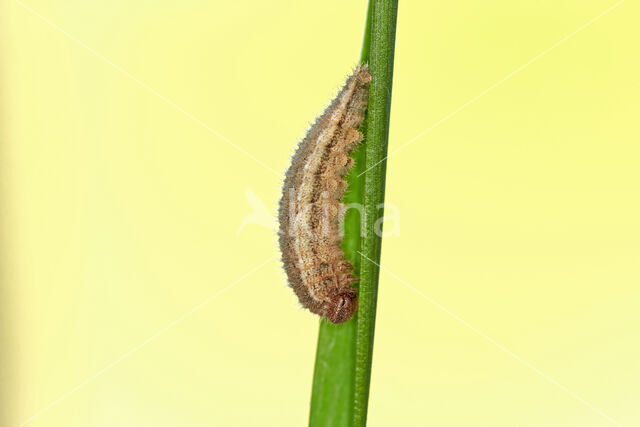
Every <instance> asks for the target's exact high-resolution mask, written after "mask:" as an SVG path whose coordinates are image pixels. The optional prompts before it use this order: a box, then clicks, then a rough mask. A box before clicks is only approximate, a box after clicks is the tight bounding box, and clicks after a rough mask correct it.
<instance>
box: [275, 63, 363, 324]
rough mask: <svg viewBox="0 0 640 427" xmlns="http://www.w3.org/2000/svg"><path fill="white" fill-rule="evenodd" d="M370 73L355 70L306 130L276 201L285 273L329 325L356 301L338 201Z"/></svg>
mask: <svg viewBox="0 0 640 427" xmlns="http://www.w3.org/2000/svg"><path fill="white" fill-rule="evenodd" d="M370 81H371V74H370V73H369V70H368V67H367V65H359V66H357V67H356V69H355V71H354V72H353V74H352V75H351V76H350V77H349V78H348V79H347V82H346V83H345V85H344V87H343V88H342V90H341V91H340V93H339V94H338V96H337V97H336V98H335V99H334V100H333V102H332V103H331V105H329V107H327V109H326V110H325V111H324V113H323V114H322V116H320V117H319V118H318V119H317V120H316V123H315V124H314V125H313V126H312V127H311V129H309V132H308V133H307V136H306V137H305V138H304V139H303V140H302V142H301V143H300V145H299V146H298V149H297V151H296V153H295V155H294V156H293V159H292V162H291V166H290V167H289V170H288V171H287V173H286V176H285V181H284V188H283V194H282V199H281V200H280V211H279V220H280V231H279V235H280V249H281V250H282V261H283V264H284V269H285V271H286V273H287V276H288V279H289V286H291V287H292V288H293V290H294V292H295V293H296V295H297V296H298V299H299V300H300V303H301V304H302V305H303V306H304V307H305V308H308V309H309V310H310V311H311V312H312V313H316V314H319V315H320V316H324V317H327V318H328V319H329V320H330V321H331V322H333V323H343V322H346V321H347V320H349V319H350V318H351V317H352V316H353V314H354V313H355V311H356V308H357V303H358V297H357V295H356V289H355V288H354V287H353V286H351V283H353V282H357V281H358V278H357V277H355V276H354V275H353V274H352V273H351V272H352V270H353V266H352V265H351V264H350V263H349V261H347V260H346V259H345V257H344V253H343V251H342V249H341V248H340V241H341V240H342V236H341V235H340V230H339V223H340V221H341V219H342V217H343V216H344V210H345V209H344V205H343V204H342V203H341V202H340V199H342V196H343V195H344V192H345V190H346V188H347V183H346V181H345V180H344V176H345V175H346V173H347V171H348V170H349V169H350V168H351V167H352V166H353V159H352V158H350V157H349V154H350V153H351V152H352V151H353V149H354V148H355V147H356V146H357V145H358V143H359V142H360V141H362V138H363V135H362V133H361V132H360V131H359V130H358V127H360V125H361V124H362V121H363V120H364V114H365V110H366V108H367V103H368V101H369V87H368V86H369V85H368V84H369V82H370Z"/></svg>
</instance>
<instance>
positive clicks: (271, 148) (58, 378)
mask: <svg viewBox="0 0 640 427" xmlns="http://www.w3.org/2000/svg"><path fill="white" fill-rule="evenodd" d="M0 5H1V6H0V61H1V62H0V63H1V64H2V66H1V68H0V94H1V95H0V138H1V140H0V153H1V155H0V174H1V175H0V176H1V181H0V182H1V187H0V191H1V192H0V198H1V200H0V203H1V205H2V214H1V216H0V221H1V231H0V233H1V246H0V257H1V258H0V274H1V282H0V292H1V294H0V297H1V299H0V313H1V318H0V322H1V324H2V328H1V329H0V349H1V356H0V357H1V360H0V364H1V366H2V368H1V369H2V371H1V377H0V380H1V384H0V424H1V425H3V426H5V425H6V426H19V425H28V426H32V427H40V426H42V427H46V426H52V427H58V426H60V427H112V426H123V427H129V426H131V427H133V426H136V427H139V426H255V425H269V426H270V425H273V426H300V425H305V424H306V422H307V414H308V402H309V397H310V390H311V378H312V369H313V360H314V354H315V344H316V334H317V323H318V319H317V318H316V317H314V316H312V315H311V314H309V313H308V312H306V311H304V310H302V309H301V308H300V307H299V306H298V304H297V301H296V298H295V297H294V295H293V293H292V292H291V291H290V289H288V288H287V286H286V282H285V276H284V274H283V272H282V270H281V267H280V265H279V261H278V259H277V257H278V250H277V244H276V237H275V233H274V229H273V224H274V218H275V212H276V207H277V201H278V198H279V195H280V190H281V183H282V174H283V173H284V171H285V169H286V168H287V166H288V162H289V160H290V155H291V154H292V153H293V149H294V146H295V144H296V142H297V141H298V140H299V139H300V138H301V137H302V136H303V135H304V133H305V131H306V129H307V127H308V125H309V123H310V122H311V121H312V120H313V119H314V117H315V116H316V115H317V114H318V113H320V112H321V111H322V109H323V108H324V106H326V104H327V103H328V102H329V100H330V99H331V98H332V97H333V96H334V95H335V93H336V91H337V89H338V88H339V87H340V85H341V84H342V82H343V81H344V78H345V77H346V75H347V74H349V73H350V71H351V70H352V69H353V67H354V66H355V64H356V60H357V58H358V57H359V51H360V42H361V39H362V30H363V25H364V15H365V9H366V1H365V0H358V1H348V2H345V1H341V0H325V1H322V2H319V1H314V2H299V1H293V0H274V1H270V2H258V1H253V2H220V1H214V2H211V1H204V0H201V1H196V0H194V1H186V2H175V1H166V0H160V1H158V0H156V1H150V0H146V1H135V2H131V1H124V0H112V1H109V2H97V1H80V0H74V1H72V0H66V1H54V0H24V1H14V0H0ZM615 5H616V3H615V0H606V1H605V0H586V1H585V0H581V1H578V0H553V1H551V0H539V1H513V0H511V1H506V0H501V1H489V2H482V3H480V2H476V1H472V0H458V1H452V2H417V1H413V2H410V1H406V2H401V4H400V8H399V14H398V30H397V31H398V32H397V41H396V46H397V49H396V65H395V75H394V77H395V82H394V91H393V105H392V115H391V117H392V118H391V135H390V150H391V151H393V150H394V149H397V148H399V147H401V146H403V147H404V148H403V149H402V150H401V151H399V152H398V153H396V154H393V155H392V156H391V157H390V159H389V163H388V181H387V202H388V203H390V204H392V205H394V206H395V207H396V208H397V214H396V215H394V217H393V218H390V219H389V222H388V223H387V224H386V227H387V229H388V230H390V231H391V230H393V231H394V233H393V235H391V236H388V237H387V238H386V239H385V241H384V244H383V254H382V265H383V268H385V269H386V270H388V271H389V272H391V274H390V273H385V272H383V273H382V277H381V283H380V295H379V296H380V300H379V315H378V323H377V329H376V332H377V334H376V339H375V354H374V360H373V378H372V389H371V401H370V411H369V425H371V426H389V425H406V426H493V427H499V426H505V427H506V426H520V427H525V426H581V427H586V426H609V425H624V426H633V425H640V407H639V406H638V401H639V400H640V341H639V340H638V335H639V332H640V311H639V310H638V303H639V302H640V287H639V286H638V285H639V283H640V221H639V220H638V218H640V189H639V183H640V169H639V168H638V159H639V155H640V146H639V144H638V141H640V127H639V126H638V124H637V120H638V114H639V113H640V107H639V104H638V99H639V98H640V83H639V80H638V76H639V75H640V60H639V59H638V55H637V54H636V53H637V44H638V40H639V36H640V29H639V27H638V25H637V23H638V20H639V19H640V6H639V5H638V2H634V1H626V2H623V3H620V4H617V6H616V7H614V8H613V9H611V7H612V6H615ZM603 13H604V15H602V14H603ZM597 17H599V18H598V19H597V20H595V21H593V19H594V18H597ZM588 23H590V24H589V25H587V26H586V27H584V28H582V29H581V27H583V26H584V25H585V24H588ZM577 30H579V31H578V32H577V33H576V31H577ZM570 35H572V37H570V38H568V39H567V38H566V37H567V36H570ZM558 42H560V44H557V43H558ZM550 48H553V49H552V50H548V49H550ZM544 52H546V53H545V54H544V55H542V56H538V55H539V54H541V53H544ZM532 59H535V61H533V62H531V63H529V62H530V61H531V60H532ZM526 64H528V65H526ZM524 65H526V66H525V67H524V68H521V67H522V66H524ZM514 71H517V72H516V73H515V74H512V73H513V72H514ZM505 78H506V80H505ZM487 89H490V90H489V91H488V92H485V91H486V90H487ZM479 95H481V96H480V97H478V96H479ZM460 107H464V108H462V109H460ZM443 118H444V119H445V120H444V121H443V120H442V119H443ZM425 130H426V133H424V134H422V135H421V136H420V137H419V138H417V139H415V140H414V141H413V142H411V143H410V144H409V145H407V146H404V145H403V144H405V143H406V142H407V141H409V140H411V139H412V138H414V137H416V136H417V135H420V134H421V132H423V131H425ZM407 285H410V286H412V287H414V288H415V289H414V290H412V289H411V288H410V287H409V286H407ZM416 290H417V291H419V292H420V293H421V294H422V296H421V294H419V293H417V292H416ZM423 296H424V297H423Z"/></svg>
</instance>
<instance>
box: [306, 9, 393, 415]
mask: <svg viewBox="0 0 640 427" xmlns="http://www.w3.org/2000/svg"><path fill="white" fill-rule="evenodd" d="M396 10H397V0H370V1H369V6H368V9H367V20H366V24H365V32H364V38H363V43H362V54H361V58H360V62H361V63H369V64H370V68H371V72H372V75H373V80H372V82H371V87H370V95H369V111H368V112H367V116H366V117H365V121H364V123H363V125H362V127H361V130H362V132H363V133H364V143H363V144H360V146H359V147H358V148H357V149H356V150H355V151H354V153H353V154H352V157H353V158H354V159H355V164H354V167H353V168H352V169H351V170H350V171H349V174H348V175H347V178H346V179H347V183H348V185H349V187H348V188H349V190H348V192H347V194H346V195H345V197H344V199H343V202H344V203H345V204H350V203H357V204H359V205H362V206H363V214H364V216H363V219H364V221H362V224H361V217H360V212H358V210H356V209H350V210H348V211H347V213H346V216H345V219H344V231H345V234H344V238H343V241H342V248H343V250H344V253H345V257H346V258H347V259H348V260H349V261H350V262H351V264H352V265H353V266H354V273H355V274H356V275H357V276H359V277H360V278H361V280H360V284H359V285H357V286H358V287H359V289H360V290H359V297H358V298H359V307H358V312H357V313H356V315H355V316H354V317H353V319H351V320H350V321H349V322H347V323H344V324H341V325H333V324H331V323H330V322H327V321H326V320H322V321H321V322H320V330H319V334H318V347H317V351H316V363H315V368H314V376H313V389H312V396H311V411H310V416H309V425H310V426H311V427H326V426H332V427H351V426H364V425H365V423H366V413H367V400H368V396H369V380H370V377H371V355H372V350H373V331H374V324H375V310H376V296H377V280H378V270H377V267H376V266H375V264H372V263H371V262H370V261H368V260H367V259H366V258H369V259H371V260H374V261H376V262H379V259H380V243H381V239H380V237H379V236H378V235H377V234H376V233H375V230H374V225H375V223H376V221H377V220H378V218H380V216H381V215H382V210H381V209H378V208H377V207H378V205H379V204H380V203H382V202H383V200H384V173H385V166H384V165H385V163H384V162H382V163H381V164H379V165H377V166H376V167H374V168H372V169H371V170H370V171H368V172H367V173H366V174H364V175H361V174H362V173H363V172H364V171H365V170H366V169H367V168H369V167H371V166H373V165H374V164H376V163H377V162H380V161H381V160H382V159H383V158H384V156H386V151H387V148H386V147H387V136H388V123H389V106H390V101H391V98H390V95H391V77H392V68H393V47H394V38H395V22H396ZM371 112H373V113H374V114H373V116H371ZM369 117H373V119H374V121H373V123H372V122H371V119H370V118H369ZM372 172H373V174H372ZM370 175H371V176H370ZM365 189H366V191H365ZM361 251H362V253H363V254H364V255H366V258H364V256H362V255H361ZM361 319H362V320H361Z"/></svg>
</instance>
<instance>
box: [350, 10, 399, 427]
mask: <svg viewBox="0 0 640 427" xmlns="http://www.w3.org/2000/svg"><path fill="white" fill-rule="evenodd" d="M397 11H398V0H372V10H371V42H370V43H371V45H370V59H369V66H370V68H371V74H372V75H373V80H372V81H371V86H370V88H369V107H368V116H367V119H368V120H367V133H366V134H367V143H366V144H365V147H366V153H365V157H366V162H365V163H366V170H367V172H366V173H365V174H364V177H365V182H364V186H365V192H364V224H363V225H362V231H363V237H362V253H361V257H362V259H361V264H360V290H359V292H358V299H359V300H358V301H359V306H358V321H357V332H356V376H355V396H354V411H353V412H354V413H353V425H354V426H355V427H359V426H364V425H365V424H366V421H367V406H368V401H369V384H370V381H371V361H372V356H373V333H374V329H375V318H376V302H377V299H378V276H379V273H380V269H379V267H378V264H379V263H380V248H381V244H382V235H381V234H382V227H381V224H377V223H378V221H379V219H380V218H382V217H383V214H384V209H383V203H384V190H385V174H386V169H387V166H386V161H385V159H386V156H387V143H388V139H389V117H390V111H391V86H392V81H393V56H394V55H393V54H394V47H395V35H396V17H397ZM376 225H378V227H376Z"/></svg>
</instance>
